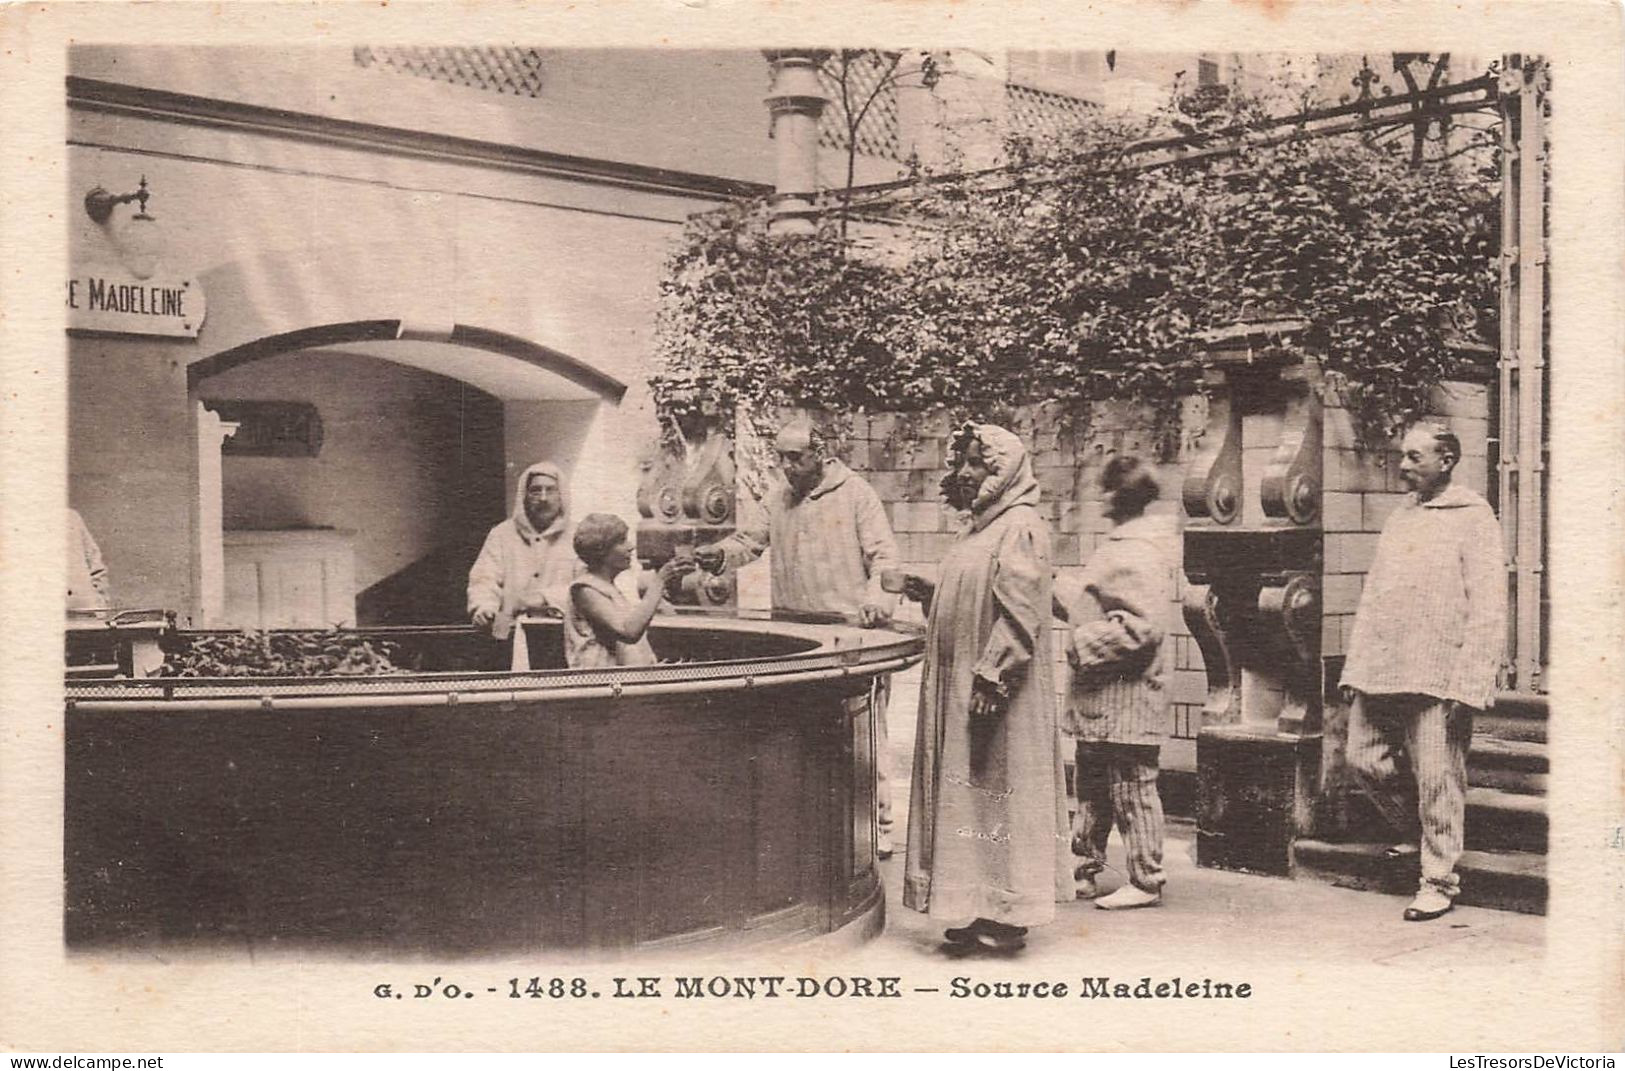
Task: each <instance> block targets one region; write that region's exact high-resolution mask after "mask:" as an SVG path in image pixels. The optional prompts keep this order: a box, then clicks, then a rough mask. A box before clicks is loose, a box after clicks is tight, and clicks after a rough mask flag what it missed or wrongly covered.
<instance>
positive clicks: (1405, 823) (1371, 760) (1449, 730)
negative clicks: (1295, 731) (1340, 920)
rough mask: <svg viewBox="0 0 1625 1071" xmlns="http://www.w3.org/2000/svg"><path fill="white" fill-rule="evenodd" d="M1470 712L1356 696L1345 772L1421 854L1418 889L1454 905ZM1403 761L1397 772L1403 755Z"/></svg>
mask: <svg viewBox="0 0 1625 1071" xmlns="http://www.w3.org/2000/svg"><path fill="white" fill-rule="evenodd" d="M1472 741H1473V710H1472V708H1471V707H1468V706H1464V705H1462V704H1460V703H1451V702H1446V701H1445V700H1442V699H1435V698H1434V697H1432V696H1427V695H1366V694H1364V693H1358V692H1357V693H1355V697H1354V705H1353V706H1352V707H1351V708H1350V710H1349V739H1348V764H1349V772H1350V773H1352V774H1353V775H1354V780H1355V783H1356V784H1357V785H1358V786H1359V788H1360V791H1361V792H1363V793H1364V794H1365V795H1366V796H1367V797H1368V798H1369V799H1370V800H1371V802H1372V804H1374V805H1375V806H1376V808H1377V810H1378V812H1379V813H1381V815H1382V817H1383V819H1384V820H1385V821H1387V822H1388V824H1389V825H1390V826H1392V827H1393V828H1394V830H1395V831H1396V832H1398V833H1399V834H1400V835H1401V836H1403V837H1406V838H1407V839H1408V838H1411V837H1414V836H1416V834H1417V832H1418V830H1419V831H1420V833H1421V836H1420V838H1419V840H1420V843H1421V846H1422V884H1423V885H1424V886H1429V885H1431V886H1433V887H1434V888H1436V889H1438V890H1439V891H1440V892H1442V893H1444V894H1445V895H1446V896H1449V897H1451V898H1454V897H1455V896H1456V894H1457V893H1459V892H1460V891H1461V878H1460V876H1459V875H1458V874H1457V873H1456V864H1457V863H1458V862H1460V861H1461V853H1462V849H1463V847H1464V845H1465V843H1466V832H1467V750H1468V748H1469V747H1470V746H1471V745H1472ZM1401 752H1403V754H1404V757H1405V761H1406V770H1405V771H1404V772H1405V773H1408V774H1409V775H1410V777H1409V780H1410V781H1412V782H1414V785H1415V792H1416V795H1415V797H1414V798H1413V797H1411V794H1410V792H1411V785H1410V784H1407V783H1406V778H1405V777H1404V776H1403V775H1402V773H1401V769H1400V754H1401Z"/></svg>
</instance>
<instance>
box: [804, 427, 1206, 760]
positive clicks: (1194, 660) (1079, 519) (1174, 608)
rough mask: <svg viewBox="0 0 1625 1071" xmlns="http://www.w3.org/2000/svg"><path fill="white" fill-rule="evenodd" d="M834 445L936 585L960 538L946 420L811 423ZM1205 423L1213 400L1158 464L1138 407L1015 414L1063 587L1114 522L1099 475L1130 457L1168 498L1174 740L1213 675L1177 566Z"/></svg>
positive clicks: (1059, 654)
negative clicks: (949, 480) (1191, 466)
mask: <svg viewBox="0 0 1625 1071" xmlns="http://www.w3.org/2000/svg"><path fill="white" fill-rule="evenodd" d="M809 415H810V416H812V417H813V419H815V420H816V421H818V422H819V423H820V424H821V425H823V426H825V427H828V428H830V429H831V430H832V431H833V432H834V433H835V434H836V436H837V438H838V440H839V443H838V447H837V449H838V452H839V453H840V454H841V456H842V457H843V458H844V459H845V460H846V462H847V463H848V464H849V465H851V466H852V468H853V470H854V471H856V472H858V473H859V474H861V475H862V476H863V477H864V478H865V479H867V480H868V481H869V483H870V485H871V486H872V487H874V489H875V491H876V493H878V494H879V496H880V498H881V501H882V502H884V503H885V506H886V514H887V516H888V518H889V519H890V520H891V523H892V528H893V530H894V531H895V532H896V534H897V542H898V549H899V551H900V553H901V555H902V558H903V562H904V565H905V567H906V568H908V569H910V570H912V571H915V572H918V573H920V574H921V575H924V576H931V577H935V576H936V574H937V570H938V567H939V566H940V564H941V561H942V559H943V557H944V556H945V555H946V554H947V552H948V549H949V548H950V547H951V546H952V545H953V544H954V542H955V540H956V539H957V538H958V536H959V532H960V529H961V527H962V525H963V520H962V516H961V514H959V513H958V512H957V511H955V510H952V509H950V508H948V507H947V506H946V505H944V504H943V502H942V497H941V493H940V482H941V480H942V478H943V476H945V475H946V474H947V468H946V460H947V454H948V443H949V440H950V438H951V435H952V432H953V424H952V423H951V420H950V417H949V414H948V413H947V412H945V411H935V412H929V413H868V414H864V413H859V414H841V415H839V416H833V415H830V414H825V413H811V414H809ZM1205 421H1206V400H1205V399H1203V398H1192V399H1189V400H1188V401H1187V402H1186V404H1185V406H1184V411H1183V413H1182V415H1181V436H1180V442H1179V448H1178V450H1177V451H1176V453H1175V456H1174V457H1173V458H1172V459H1170V460H1166V461H1163V462H1162V463H1160V464H1157V463H1156V462H1157V457H1156V454H1157V447H1158V444H1157V436H1156V431H1155V428H1154V421H1153V419H1152V414H1151V413H1150V412H1149V411H1148V410H1147V409H1145V408H1144V407H1142V406H1137V405H1130V404H1126V403H1118V402H1106V403H1097V404H1095V405H1094V406H1092V407H1091V408H1090V410H1089V412H1088V414H1087V416H1085V417H1083V418H1081V419H1080V418H1070V417H1069V416H1068V415H1067V414H1066V413H1065V412H1063V411H1062V410H1061V409H1060V408H1059V407H1057V406H1053V405H1047V404H1046V405H1037V406H1031V407H1023V408H1020V409H1017V410H1016V411H1015V418H1014V419H1013V420H1012V421H1010V429H1011V430H1012V431H1014V432H1015V433H1016V434H1017V435H1019V436H1020V437H1021V438H1022V441H1023V442H1025V443H1026V444H1027V447H1028V450H1029V453H1030V456H1031V458H1032V462H1033V472H1034V475H1035V476H1036V477H1037V478H1038V482H1039V486H1040V488H1041V490H1042V494H1043V499H1042V502H1041V504H1040V507H1039V508H1040V512H1041V513H1042V515H1043V517H1044V519H1045V520H1046V521H1048V522H1049V525H1050V539H1051V550H1052V555H1053V563H1054V566H1055V572H1056V577H1057V581H1058V583H1059V584H1061V585H1065V584H1066V583H1067V581H1068V580H1069V579H1071V578H1073V577H1076V575H1077V574H1078V573H1079V572H1080V571H1081V570H1082V567H1083V564H1084V563H1085V562H1087V561H1088V560H1089V557H1090V555H1092V554H1093V553H1094V552H1095V550H1096V548H1097V547H1098V546H1099V544H1100V541H1101V540H1102V539H1103V538H1104V536H1105V533H1106V532H1107V531H1109V530H1110V528H1111V522H1110V521H1109V520H1108V519H1107V518H1106V517H1105V515H1104V513H1103V512H1102V506H1101V501H1100V493H1099V488H1098V484H1099V475H1100V468H1101V466H1102V465H1104V464H1105V462H1106V460H1107V459H1108V458H1110V457H1112V456H1113V455H1115V454H1118V453H1133V454H1138V455H1139V456H1141V457H1143V458H1146V459H1147V460H1150V461H1152V462H1153V463H1154V464H1156V472H1157V477H1158V480H1159V481H1160V483H1161V485H1162V497H1161V499H1159V500H1158V501H1157V502H1156V503H1155V504H1153V506H1152V507H1151V510H1150V512H1151V513H1152V514H1154V515H1160V516H1163V517H1166V518H1167V521H1168V531H1169V548H1168V554H1169V561H1170V563H1171V566H1170V568H1171V569H1172V572H1173V579H1174V590H1175V599H1174V600H1173V601H1172V602H1170V604H1169V606H1168V609H1167V623H1168V627H1169V629H1170V630H1171V635H1172V642H1173V645H1174V646H1173V651H1174V667H1175V668H1174V680H1173V688H1172V698H1173V710H1172V712H1171V713H1170V723H1169V731H1170V734H1171V735H1172V736H1175V737H1183V738H1191V739H1193V738H1194V737H1195V735H1196V731H1197V730H1198V729H1199V728H1200V727H1201V708H1202V704H1203V702H1204V701H1205V699H1206V692H1207V685H1206V680H1207V678H1206V676H1205V675H1204V673H1203V670H1202V661H1201V654H1200V653H1199V652H1198V650H1197V647H1196V644H1195V641H1194V640H1192V639H1191V637H1190V634H1189V632H1188V631H1187V630H1186V628H1185V624H1184V617H1183V614H1182V613H1181V610H1180V606H1179V599H1180V598H1182V597H1183V589H1184V574H1183V572H1182V571H1181V570H1180V568H1179V564H1178V563H1179V540H1178V532H1179V529H1180V526H1181V525H1182V523H1183V512H1182V511H1181V509H1180V507H1179V491H1180V485H1181V481H1182V480H1183V471H1184V466H1185V462H1186V461H1187V460H1188V458H1189V451H1190V449H1192V448H1194V446H1195V445H1196V442H1197V440H1198V437H1199V435H1200V433H1201V429H1202V427H1203V425H1204V423H1205ZM900 617H901V618H902V619H903V620H908V621H916V622H917V621H919V620H920V616H919V610H918V608H917V607H915V606H913V605H912V604H905V605H904V607H903V608H902V609H901V610H900ZM1053 657H1054V658H1055V660H1056V675H1055V676H1056V689H1057V693H1058V695H1057V698H1058V699H1062V698H1064V691H1065V689H1066V687H1067V682H1068V677H1067V674H1068V672H1069V668H1068V666H1067V663H1066V658H1065V649H1064V647H1063V646H1062V636H1061V634H1060V633H1059V631H1057V633H1056V635H1055V651H1054V652H1053Z"/></svg>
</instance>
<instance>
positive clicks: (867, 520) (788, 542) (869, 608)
mask: <svg viewBox="0 0 1625 1071" xmlns="http://www.w3.org/2000/svg"><path fill="white" fill-rule="evenodd" d="M773 447H774V450H775V451H776V452H777V454H778V461H779V468H780V469H781V470H782V471H783V473H784V479H785V487H784V488H783V489H782V490H781V491H780V492H779V493H778V494H777V495H775V496H774V497H773V498H772V499H771V500H770V501H769V503H768V516H767V523H766V524H765V525H756V526H748V525H741V526H740V527H739V528H738V530H736V531H735V532H734V533H733V534H732V535H730V536H728V537H727V538H726V539H722V540H719V541H717V542H716V543H712V544H709V545H707V546H703V547H698V548H696V549H695V552H694V557H695V560H696V561H697V562H698V563H699V564H700V566H701V567H703V568H705V569H707V570H709V571H711V572H720V571H721V570H722V569H723V567H724V566H728V565H731V566H733V567H734V568H736V569H737V568H739V567H741V566H744V565H749V564H750V563H751V562H753V561H755V560H756V559H757V558H759V557H761V555H762V552H763V551H764V550H766V549H767V548H768V547H769V546H771V547H772V548H773V596H772V598H773V608H774V609H775V610H790V611H800V612H804V613H805V612H811V613H837V614H840V615H842V616H843V617H849V618H852V619H853V620H855V621H857V623H858V624H859V625H861V626H863V627H864V628H877V627H879V626H881V625H884V624H886V623H887V622H888V621H890V620H891V616H892V611H893V610H894V609H895V608H896V603H897V600H896V598H895V597H894V596H892V595H888V594H887V593H886V592H885V591H883V590H882V589H881V586H880V574H881V571H882V570H885V569H893V568H896V566H897V564H898V559H899V555H898V553H897V537H896V536H895V535H893V534H892V528H891V522H889V521H888V520H887V519H886V508H885V506H883V505H882V504H881V502H880V496H879V495H877V494H876V493H875V489H874V488H873V487H870V486H869V484H868V482H867V481H866V480H864V478H863V477H861V476H859V475H858V474H856V473H855V472H853V471H852V470H851V469H849V468H847V466H846V465H845V464H844V463H842V462H841V461H840V460H839V459H837V458H833V457H830V456H829V453H828V450H827V447H826V443H825V440H824V437H823V436H822V435H821V434H820V433H819V432H818V430H817V429H816V428H814V427H813V425H812V423H811V422H810V421H808V420H805V419H796V420H793V421H791V422H790V423H788V424H786V425H785V426H784V427H783V428H782V429H780V431H779V433H778V435H777V437H776V438H775V439H774V441H773ZM890 695H891V678H890V677H877V678H876V685H875V690H874V693H873V699H874V704H873V705H874V721H875V781H876V784H875V812H876V815H877V818H878V824H879V839H878V841H877V843H876V845H875V847H876V851H877V853H878V854H879V856H880V858H882V859H885V858H888V857H890V856H891V854H892V807H891V780H890V778H889V777H888V776H887V773H888V771H887V764H886V750H887V747H888V742H889V738H890V734H889V733H888V732H887V731H886V706H887V701H888V699H889V698H890Z"/></svg>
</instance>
